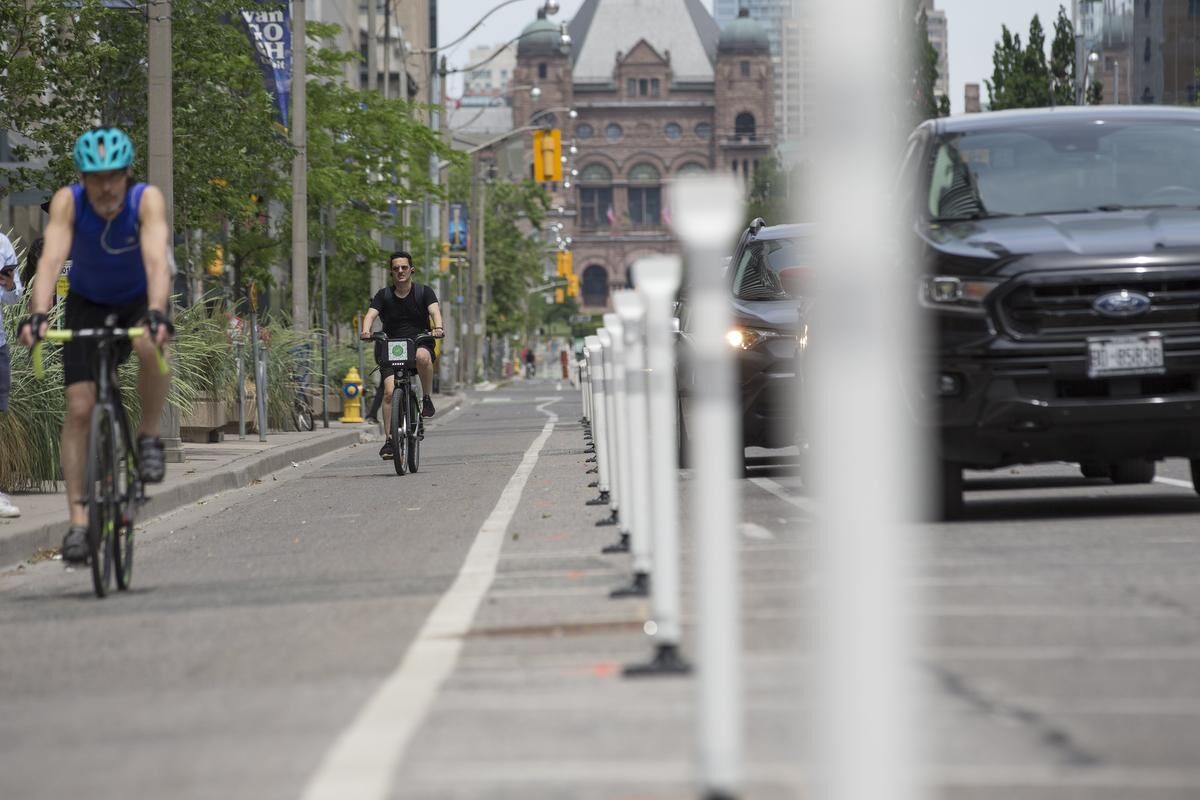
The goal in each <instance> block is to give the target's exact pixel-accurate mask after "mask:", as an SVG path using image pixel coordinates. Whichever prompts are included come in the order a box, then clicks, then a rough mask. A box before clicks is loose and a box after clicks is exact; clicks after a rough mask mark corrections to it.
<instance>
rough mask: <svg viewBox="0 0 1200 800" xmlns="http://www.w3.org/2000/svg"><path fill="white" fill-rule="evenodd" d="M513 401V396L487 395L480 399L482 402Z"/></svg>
mask: <svg viewBox="0 0 1200 800" xmlns="http://www.w3.org/2000/svg"><path fill="white" fill-rule="evenodd" d="M512 401H513V399H512V398H511V397H485V398H483V399H482V400H480V401H479V402H481V403H511V402H512Z"/></svg>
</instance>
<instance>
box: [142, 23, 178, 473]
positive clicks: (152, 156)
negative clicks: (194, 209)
mask: <svg viewBox="0 0 1200 800" xmlns="http://www.w3.org/2000/svg"><path fill="white" fill-rule="evenodd" d="M147 29H148V31H147V32H148V36H149V39H148V40H147V43H146V71H147V78H148V88H149V91H148V92H147V94H148V97H147V98H146V99H147V102H148V103H149V119H148V120H147V121H148V123H149V125H148V128H149V130H148V131H147V133H148V138H149V141H148V146H147V152H146V156H147V172H148V175H147V177H148V178H149V179H150V183H151V184H153V185H155V186H157V187H158V188H159V190H161V191H162V193H163V198H164V199H165V200H166V206H167V207H166V214H167V231H168V232H169V233H168V234H167V235H168V237H169V238H168V240H167V248H168V249H173V248H174V247H175V233H174V231H175V152H174V140H173V138H172V136H173V134H172V127H171V113H172V99H171V93H172V86H171V0H159V2H157V3H155V4H153V5H151V6H150V17H149V20H148V25H147ZM161 426H162V441H163V450H164V451H165V455H166V460H167V461H169V462H171V463H173V464H178V463H181V462H182V461H183V460H184V457H183V442H182V440H180V438H179V412H177V411H176V410H175V408H174V407H173V406H172V405H171V403H170V402H167V403H165V404H164V405H163V412H162V420H161Z"/></svg>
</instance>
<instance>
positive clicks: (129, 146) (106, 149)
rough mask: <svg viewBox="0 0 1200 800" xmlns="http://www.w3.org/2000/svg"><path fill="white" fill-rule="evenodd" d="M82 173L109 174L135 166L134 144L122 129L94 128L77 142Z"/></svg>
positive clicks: (76, 147) (77, 159)
mask: <svg viewBox="0 0 1200 800" xmlns="http://www.w3.org/2000/svg"><path fill="white" fill-rule="evenodd" d="M74 155H75V166H76V167H77V168H78V169H79V171H80V172H107V171H109V170H113V169H125V168H127V167H129V166H130V165H131V164H133V142H132V141H130V139H129V137H128V136H127V135H126V134H125V131H123V130H121V129H120V128H93V129H92V130H90V131H86V132H85V133H84V134H83V135H82V136H80V137H79V139H78V140H77V141H76V142H75V154H74Z"/></svg>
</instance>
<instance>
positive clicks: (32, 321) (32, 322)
mask: <svg viewBox="0 0 1200 800" xmlns="http://www.w3.org/2000/svg"><path fill="white" fill-rule="evenodd" d="M48 320H49V317H47V316H46V315H45V314H30V315H29V316H27V317H26V318H25V319H23V320H21V324H20V325H18V326H17V338H18V339H20V338H21V334H22V332H24V330H25V328H26V326H28V327H29V330H30V333H31V334H32V335H33V343H34V344H37V343H38V342H40V341H41V340H42V323H43V322H46V321H48Z"/></svg>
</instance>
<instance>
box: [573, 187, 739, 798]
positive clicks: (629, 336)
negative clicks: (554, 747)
mask: <svg viewBox="0 0 1200 800" xmlns="http://www.w3.org/2000/svg"><path fill="white" fill-rule="evenodd" d="M697 183H704V184H705V185H704V186H703V187H701V186H698V185H694V184H697ZM733 183H734V182H733V181H732V180H731V179H729V178H728V176H712V177H704V178H698V179H693V180H690V181H687V182H682V181H681V182H680V184H677V185H675V186H673V187H672V196H671V202H672V205H673V207H674V208H676V209H679V210H680V211H682V213H679V214H676V218H677V219H679V218H683V219H690V220H692V221H691V222H690V223H684V224H683V225H681V226H677V232H678V233H679V235H680V238H681V239H683V241H684V243H685V245H686V246H688V248H689V249H688V262H689V264H690V281H689V291H690V295H691V298H692V303H693V307H694V312H693V315H694V318H695V320H696V325H695V328H696V333H695V338H694V342H693V344H694V352H695V362H694V364H693V366H694V367H695V368H696V370H697V374H701V375H704V376H705V389H704V391H702V392H698V393H697V394H696V397H695V424H694V427H695V429H696V430H697V431H700V432H702V433H701V435H698V436H696V437H695V445H694V448H693V452H694V455H695V462H694V463H695V468H694V473H695V477H694V488H695V491H694V497H695V502H694V503H693V507H692V509H691V515H690V518H691V520H692V534H693V535H692V537H691V538H692V541H694V543H695V546H696V557H695V563H696V574H695V584H696V586H697V587H703V588H702V590H698V591H697V592H696V593H695V595H696V603H697V605H696V608H695V617H696V626H695V629H696V648H695V653H696V673H697V679H698V680H697V686H698V694H697V713H696V718H697V720H698V724H697V727H696V733H697V741H696V745H697V752H698V771H699V775H698V778H699V783H700V786H701V789H702V792H703V796H704V797H706V798H710V799H711V800H716V799H717V798H732V797H736V796H737V792H738V789H739V785H740V782H741V773H742V766H741V762H742V753H741V749H742V748H741V742H742V719H741V694H742V690H741V672H740V661H739V659H740V653H741V646H740V645H741V633H740V625H739V618H740V615H739V596H740V590H739V571H738V550H737V520H738V516H739V515H738V508H739V497H738V493H737V488H736V483H735V481H736V473H735V465H736V464H738V463H740V459H738V457H737V456H738V454H737V453H736V451H735V446H736V434H735V425H736V420H737V419H738V416H737V412H736V403H735V399H734V380H735V376H734V367H733V362H732V357H731V353H730V350H729V347H728V346H727V345H726V344H725V343H724V341H723V339H722V335H723V333H724V332H725V331H726V330H728V328H729V325H728V318H729V316H730V308H729V301H728V297H727V296H726V294H725V293H724V292H723V291H722V287H721V283H720V274H721V270H720V262H721V256H722V255H723V252H722V250H723V248H726V247H728V246H729V244H730V242H732V240H733V237H734V235H735V233H736V226H737V224H738V219H739V215H740V200H739V197H740V195H739V191H738V188H737V187H736V185H733ZM685 184H686V185H687V188H685ZM713 197H724V198H729V199H730V201H731V202H730V203H728V204H724V203H717V204H716V206H713V207H711V208H709V207H706V208H696V207H694V204H695V201H694V200H693V199H692V198H704V199H705V201H706V202H707V203H708V205H709V206H712V203H711V198H713ZM726 205H728V207H725V206H726ZM714 209H715V211H714ZM682 277H683V263H682V260H681V259H680V258H679V257H677V256H654V257H649V258H644V259H641V260H639V261H638V262H637V263H636V264H634V266H633V283H634V285H635V286H636V287H637V288H636V290H621V291H617V292H614V293H613V295H612V300H613V308H614V312H613V313H609V314H605V315H604V325H603V327H602V328H601V329H600V330H599V331H597V333H596V335H594V336H589V337H587V338H586V339H585V340H584V342H585V347H584V351H583V357H582V363H581V365H580V375H581V376H583V377H584V381H583V385H582V391H583V393H584V409H585V419H584V423H585V431H586V434H585V435H586V436H587V437H588V438H589V439H590V441H591V443H592V450H593V451H594V453H595V462H596V468H595V472H596V475H597V479H596V481H595V482H594V484H593V485H594V486H595V487H596V488H597V489H598V490H599V494H598V496H597V497H596V498H595V499H593V500H589V501H588V504H589V505H607V506H608V507H609V511H610V514H609V516H608V517H606V518H604V519H602V520H600V521H599V522H597V525H598V526H615V527H616V529H617V531H618V533H619V539H618V540H617V541H616V542H614V543H612V544H611V545H609V546H607V547H605V548H604V552H606V553H618V552H626V551H628V552H629V553H630V554H631V556H632V576H631V582H630V583H629V584H628V585H627V586H622V587H620V588H617V589H615V590H614V591H612V592H611V595H610V596H612V597H614V598H617V597H642V596H648V597H649V598H650V606H649V607H650V619H648V620H646V625H645V630H646V632H647V633H649V634H650V635H651V636H652V637H653V641H654V652H653V656H652V658H651V659H650V661H648V662H647V663H642V664H632V665H628V666H627V667H626V668H625V671H624V674H625V675H626V676H627V677H637V676H651V675H680V674H686V673H688V672H690V671H691V666H690V665H689V664H688V662H687V661H686V660H685V659H684V658H683V655H682V649H681V646H682V638H683V623H682V598H681V557H682V556H681V550H682V548H681V545H680V524H679V520H680V486H679V473H678V470H677V465H676V458H677V454H678V452H679V451H678V435H679V431H678V425H677V421H676V419H677V418H676V414H675V409H676V407H677V403H678V392H677V379H676V364H675V362H676V357H675V356H676V353H675V346H676V342H675V333H674V330H673V325H672V304H673V301H674V299H675V297H676V295H677V293H678V291H679V287H680V284H681V280H682Z"/></svg>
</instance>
